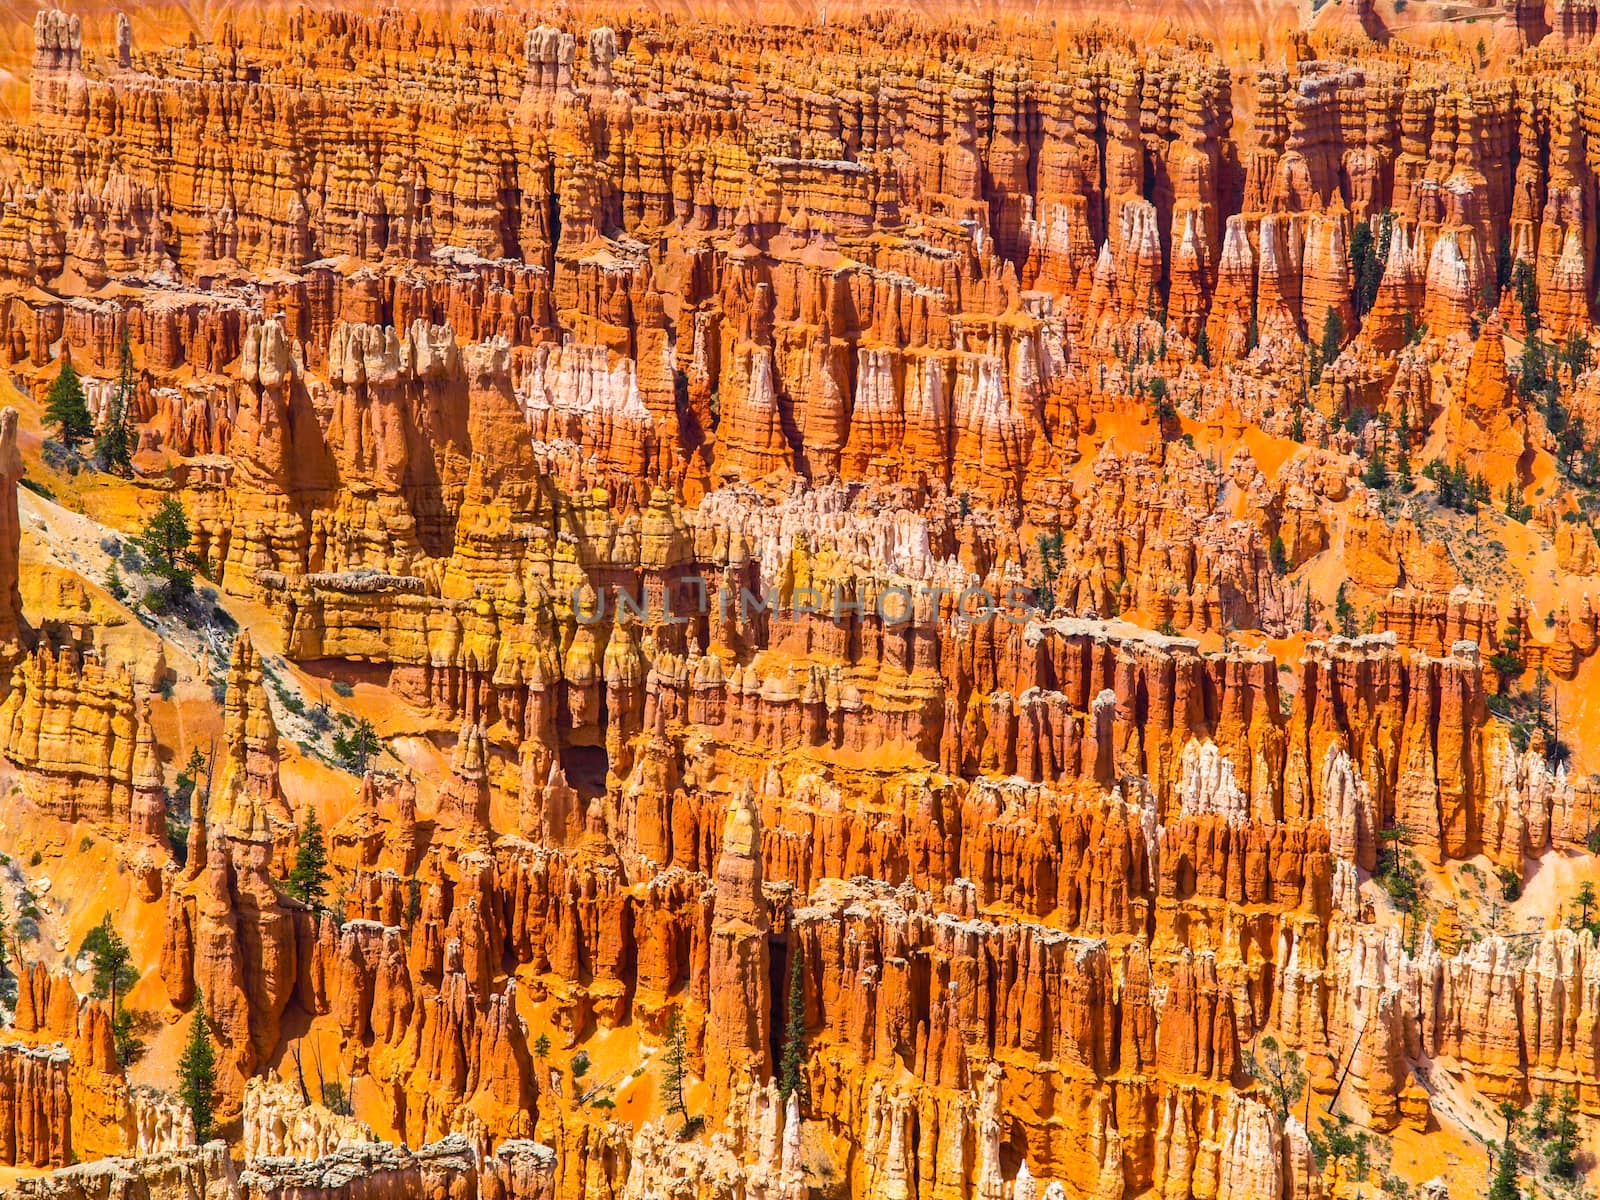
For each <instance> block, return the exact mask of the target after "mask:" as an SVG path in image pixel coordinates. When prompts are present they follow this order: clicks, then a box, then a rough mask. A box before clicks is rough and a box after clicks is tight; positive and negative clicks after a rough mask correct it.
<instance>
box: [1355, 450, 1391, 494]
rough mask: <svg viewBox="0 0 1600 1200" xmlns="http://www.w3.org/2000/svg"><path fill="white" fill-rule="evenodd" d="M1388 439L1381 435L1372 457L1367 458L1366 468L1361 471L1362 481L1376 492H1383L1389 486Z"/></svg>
mask: <svg viewBox="0 0 1600 1200" xmlns="http://www.w3.org/2000/svg"><path fill="white" fill-rule="evenodd" d="M1386 440H1387V439H1385V438H1381V437H1380V438H1378V439H1377V443H1376V445H1374V446H1373V448H1372V457H1371V458H1369V459H1367V465H1366V468H1365V469H1364V470H1363V471H1362V472H1361V482H1362V483H1364V484H1366V485H1367V487H1368V488H1369V489H1371V490H1372V491H1374V492H1381V491H1382V490H1383V489H1384V488H1386V487H1388V486H1389V463H1388V460H1387V458H1386V453H1387V449H1388V447H1387V446H1386V445H1385V442H1386Z"/></svg>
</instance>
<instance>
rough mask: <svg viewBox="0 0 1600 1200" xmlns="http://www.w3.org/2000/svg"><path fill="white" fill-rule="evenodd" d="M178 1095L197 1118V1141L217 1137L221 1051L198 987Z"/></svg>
mask: <svg viewBox="0 0 1600 1200" xmlns="http://www.w3.org/2000/svg"><path fill="white" fill-rule="evenodd" d="M178 1095H179V1097H180V1098H181V1099H182V1100H183V1102H184V1104H186V1105H188V1107H189V1115H190V1116H192V1117H193V1118H194V1137H195V1141H197V1142H199V1143H200V1144H201V1145H204V1144H205V1143H206V1142H209V1141H210V1140H211V1139H212V1138H214V1137H216V1135H217V1129H216V1125H215V1123H214V1117H215V1110H216V1103H217V1051H216V1047H215V1046H213V1045H212V1044H211V1031H210V1029H208V1028H207V1026H206V1009H205V997H204V996H203V995H202V994H201V993H200V992H198V991H196V992H195V996H194V1017H193V1019H192V1020H191V1021H190V1022H189V1040H188V1041H187V1042H186V1043H185V1044H184V1047H183V1057H182V1058H180V1059H179V1060H178Z"/></svg>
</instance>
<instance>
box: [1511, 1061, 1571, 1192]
mask: <svg viewBox="0 0 1600 1200" xmlns="http://www.w3.org/2000/svg"><path fill="white" fill-rule="evenodd" d="M1577 1112H1578V1097H1577V1095H1576V1094H1575V1093H1574V1092H1573V1091H1572V1089H1571V1088H1568V1089H1567V1090H1566V1091H1564V1092H1562V1093H1561V1099H1559V1100H1557V1101H1556V1118H1555V1120H1554V1121H1552V1122H1551V1123H1550V1159H1549V1162H1550V1174H1552V1175H1554V1176H1555V1177H1556V1178H1557V1179H1566V1180H1572V1179H1576V1178H1577V1177H1578V1122H1577V1121H1576V1120H1575V1117H1576V1116H1577ZM1491 1200H1492V1198H1491Z"/></svg>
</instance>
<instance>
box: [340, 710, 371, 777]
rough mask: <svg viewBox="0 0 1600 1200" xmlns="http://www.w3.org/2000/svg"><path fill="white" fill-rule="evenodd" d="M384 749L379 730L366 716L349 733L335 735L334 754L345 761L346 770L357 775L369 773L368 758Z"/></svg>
mask: <svg viewBox="0 0 1600 1200" xmlns="http://www.w3.org/2000/svg"><path fill="white" fill-rule="evenodd" d="M382 749H383V743H382V742H380V741H379V740H378V731H377V730H376V729H375V728H374V727H373V724H372V722H371V721H369V720H367V718H366V717H362V718H361V720H360V721H359V722H357V724H356V726H355V728H354V729H352V730H351V731H350V732H349V733H348V734H346V733H342V732H341V733H336V734H334V735H333V753H334V756H335V757H336V758H338V759H339V760H340V761H341V762H342V763H344V766H345V769H346V770H349V771H353V772H355V773H356V774H357V775H365V774H366V773H367V762H368V760H369V759H371V758H372V756H373V755H374V754H376V753H377V752H378V751H379V750H382Z"/></svg>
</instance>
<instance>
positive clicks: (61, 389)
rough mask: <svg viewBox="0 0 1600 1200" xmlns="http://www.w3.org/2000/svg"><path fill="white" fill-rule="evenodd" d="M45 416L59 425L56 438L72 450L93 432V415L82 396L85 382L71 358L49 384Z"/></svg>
mask: <svg viewBox="0 0 1600 1200" xmlns="http://www.w3.org/2000/svg"><path fill="white" fill-rule="evenodd" d="M44 420H45V423H46V424H47V425H56V426H59V432H57V434H56V441H58V442H60V443H61V444H62V445H63V446H65V447H67V448H68V449H69V450H70V449H71V448H72V447H73V446H76V445H77V444H78V443H79V442H81V441H83V439H84V438H87V437H92V436H93V435H94V418H93V417H92V416H90V415H89V406H88V405H87V404H85V403H84V400H83V384H82V382H81V381H80V380H79V379H78V372H77V371H76V370H74V369H73V366H72V363H71V361H70V360H69V361H67V362H64V363H62V364H61V373H60V374H59V375H57V376H56V379H55V382H54V383H52V384H51V385H50V394H49V395H48V396H47V397H46V399H45V406H44Z"/></svg>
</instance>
